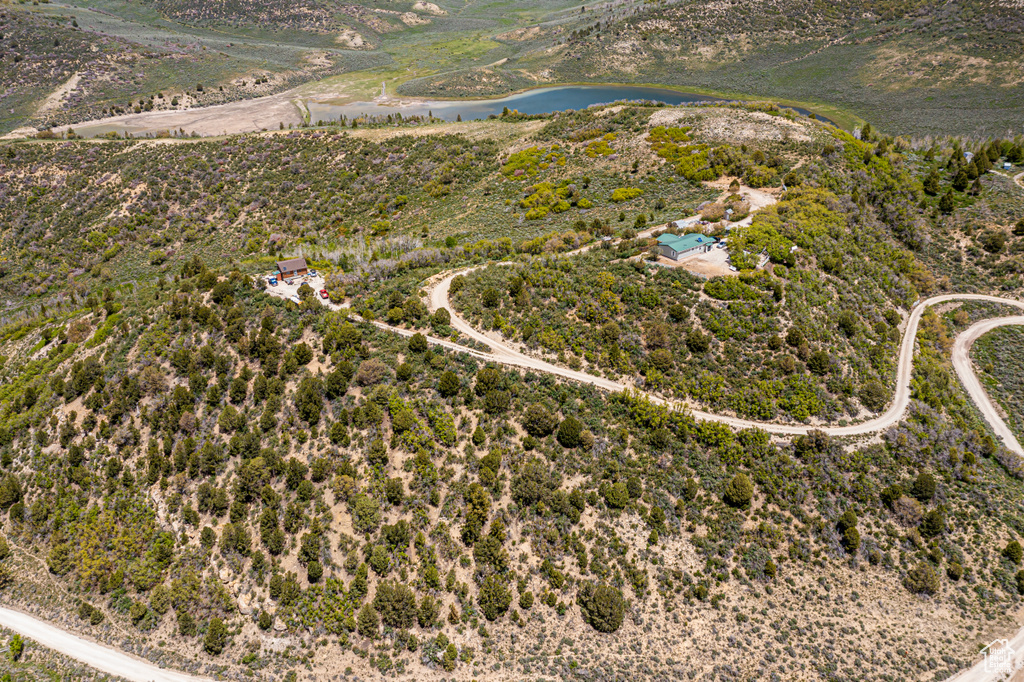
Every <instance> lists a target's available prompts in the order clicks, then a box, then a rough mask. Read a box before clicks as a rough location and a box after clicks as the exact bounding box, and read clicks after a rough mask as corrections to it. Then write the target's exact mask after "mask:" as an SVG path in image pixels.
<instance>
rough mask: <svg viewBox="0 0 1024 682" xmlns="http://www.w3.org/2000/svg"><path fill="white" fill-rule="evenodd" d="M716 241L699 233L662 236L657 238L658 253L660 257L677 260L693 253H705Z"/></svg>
mask: <svg viewBox="0 0 1024 682" xmlns="http://www.w3.org/2000/svg"><path fill="white" fill-rule="evenodd" d="M716 243H718V240H717V239H716V238H714V237H709V236H707V235H706V234H700V233H699V232H691V233H690V234H663V235H661V236H660V237H658V251H659V252H660V253H661V255H662V256H665V257H666V258H671V259H672V260H679V259H680V258H685V257H686V256H690V255H692V254H695V253H705V252H707V251H710V250H711V249H712V248H714V246H715V244H716Z"/></svg>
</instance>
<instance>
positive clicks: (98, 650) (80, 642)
mask: <svg viewBox="0 0 1024 682" xmlns="http://www.w3.org/2000/svg"><path fill="white" fill-rule="evenodd" d="M0 625H2V626H3V627H5V628H8V629H10V630H14V631H15V632H18V633H20V634H21V635H22V636H23V637H27V638H28V639H31V640H35V641H36V642H38V643H40V644H42V645H43V646H45V647H47V648H49V649H53V650H54V651H58V652H60V653H62V654H64V655H65V656H70V657H71V658H74V659H76V660H78V661H81V662H82V663H85V664H86V665H88V666H90V667H93V668H96V669H97V670H99V671H102V672H105V673H107V674H109V675H116V676H118V677H123V678H124V679H126V680H131V682H206V681H209V682H212V680H210V679H209V678H206V677H196V676H194V675H188V674H186V673H182V672H176V671H174V670H166V669H164V668H160V667H158V666H156V665H153V664H152V663H150V662H149V661H144V660H142V659H141V658H135V657H134V656H129V655H128V654H125V653H123V652H120V651H117V650H116V649H111V648H108V647H105V646H103V645H101V644H97V643H96V642H90V641H89V640H87V639H83V638H82V637H78V636H77V635H72V634H71V633H68V632H65V631H63V630H61V629H60V628H57V627H54V626H53V625H50V624H49V623H47V622H45V621H42V620H39V619H38V618H34V617H32V616H29V615H26V614H24V613H21V612H20V611H14V610H13V609H7V608H3V607H0Z"/></svg>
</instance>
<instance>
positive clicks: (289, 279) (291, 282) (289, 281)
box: [284, 277, 295, 285]
mask: <svg viewBox="0 0 1024 682" xmlns="http://www.w3.org/2000/svg"><path fill="white" fill-rule="evenodd" d="M284 283H285V284H289V285H291V284H295V280H294V279H292V278H291V277H289V278H288V279H286V280H285V281H284Z"/></svg>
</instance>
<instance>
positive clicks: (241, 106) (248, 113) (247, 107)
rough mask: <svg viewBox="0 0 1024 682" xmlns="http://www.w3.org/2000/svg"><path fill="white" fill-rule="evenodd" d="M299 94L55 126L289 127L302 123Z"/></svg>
mask: <svg viewBox="0 0 1024 682" xmlns="http://www.w3.org/2000/svg"><path fill="white" fill-rule="evenodd" d="M295 96H296V93H295V91H294V90H289V91H287V92H281V93H278V94H276V95H268V96H267V97H259V98H256V99H248V100H241V101H238V102H229V103H228V104H217V105H215V106H212V107H202V108H198V109H177V110H174V111H148V112H143V113H141V114H123V115H121V116H111V117H109V118H104V119H96V120H92V121H83V122H81V123H76V124H74V125H73V126H62V127H60V128H54V132H59V133H62V132H64V131H66V130H67V129H68V128H69V127H71V128H74V129H75V130H78V131H81V130H84V129H86V128H87V127H91V126H102V125H115V126H126V127H129V128H131V129H133V134H135V133H137V134H146V133H157V132H160V131H164V130H184V131H185V133H186V134H191V133H195V134H196V135H202V136H208V135H225V134H227V135H235V134H239V133H250V132H253V131H258V130H277V129H278V128H279V127H280V125H281V124H282V123H283V124H284V126H285V127H288V126H289V125H298V124H300V123H302V116H301V115H300V114H299V110H298V108H297V107H296V106H295V104H294V103H293V102H292V100H293V99H294V98H295ZM134 129H137V130H134Z"/></svg>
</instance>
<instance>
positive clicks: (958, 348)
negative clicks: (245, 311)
mask: <svg viewBox="0 0 1024 682" xmlns="http://www.w3.org/2000/svg"><path fill="white" fill-rule="evenodd" d="M1022 176H1024V174H1022ZM1022 176H1018V178H1017V180H1018V182H1019V181H1020V180H1019V179H1020V178H1021V177H1022ZM588 248H592V245H588V246H586V247H583V248H581V249H578V250H577V251H575V252H572V254H571V255H575V254H578V253H583V252H585V251H586V250H587V249H588ZM508 264H509V265H516V264H517V263H508ZM480 267H484V266H476V267H474V268H468V269H463V270H457V271H452V272H448V273H445V275H444V276H443V277H442V278H441V279H440V280H439V281H437V283H436V284H434V285H433V287H432V288H431V289H430V293H429V303H428V307H429V308H430V310H431V311H436V310H438V309H440V308H446V309H447V310H448V311H449V313H450V314H451V326H452V327H453V328H455V329H456V330H458V331H459V332H460V333H462V334H464V335H465V336H466V337H468V338H470V339H473V340H474V341H476V342H478V343H481V344H484V345H486V346H487V347H488V348H490V349H491V350H490V352H484V351H480V350H476V349H473V348H469V347H467V346H464V345H461V344H458V343H455V342H453V341H450V340H448V339H441V338H438V337H434V336H427V341H428V342H429V343H430V344H432V345H435V346H439V347H442V348H446V349H449V350H453V351H456V352H460V353H466V354H468V355H471V356H473V357H475V358H478V359H481V360H485V361H488V362H495V363H498V364H502V365H508V366H511V367H519V368H522V369H527V370H531V371H535V372H545V373H547V374H552V375H555V376H559V377H562V378H564V379H569V380H571V381H577V382H579V383H583V384H589V385H591V386H596V387H598V388H601V389H603V390H606V391H610V392H619V391H623V390H626V389H632V388H633V387H631V386H629V385H627V384H623V383H619V382H616V381H611V380H610V379H606V378H604V377H599V376H593V375H590V374H587V373H586V372H579V371H575V370H572V369H568V368H565V367H559V366H558V365H553V364H551V363H549V362H546V361H544V360H541V359H539V358H534V357H530V356H528V355H525V354H524V353H521V352H520V351H518V350H516V349H514V348H512V347H511V346H509V345H508V344H506V343H505V342H503V341H500V340H496V339H492V338H490V337H488V336H487V335H485V334H483V333H482V332H479V331H477V330H476V329H474V328H473V326H472V325H470V324H469V323H468V322H467V321H466V320H465V319H464V318H463V317H461V316H460V315H458V314H456V313H455V312H453V310H452V306H451V301H450V289H451V283H452V280H453V279H454V278H455V277H456V276H458V275H460V274H466V273H468V272H472V271H473V270H475V269H478V268H480ZM268 293H271V294H274V293H276V292H274V291H269V292H268ZM950 301H987V302H991V303H1002V304H1005V305H1010V306H1014V307H1017V308H1020V309H1021V310H1024V302H1022V301H1018V300H1015V299H1008V298H1000V297H998V296H988V295H984V294H944V295H940V296H933V297H931V298H928V299H925V300H923V301H920V302H918V304H917V305H915V306H914V308H913V310H912V311H911V313H910V317H909V319H908V320H907V326H906V331H905V333H904V335H903V341H902V343H901V345H900V354H899V364H898V367H897V371H896V391H895V394H894V396H893V400H892V402H891V404H890V405H889V408H888V409H887V410H886V411H885V412H884V413H883V414H882V415H880V416H878V417H875V418H874V419H870V420H868V421H864V422H860V423H857V424H851V425H847V426H823V425H807V424H796V423H775V422H758V421H753V420H749V419H741V418H739V417H734V416H730V415H721V414H713V413H710V412H704V411H701V410H694V409H690V408H689V406H687V405H685V403H674V402H672V401H669V400H665V399H664V398H661V397H659V396H656V395H650V394H648V397H649V398H650V400H651V401H652V402H654V403H657V404H661V405H672V406H678V407H685V408H686V409H688V410H689V412H690V414H692V415H693V416H694V417H695V418H696V419H699V420H702V421H715V422H720V423H723V424H727V425H728V426H730V427H733V428H736V429H746V428H759V429H763V430H764V431H767V432H769V433H774V434H779V435H797V434H804V433H807V432H808V431H810V430H812V429H819V430H822V431H825V432H826V433H828V434H830V435H833V436H861V435H868V434H873V433H877V432H879V431H883V430H885V429H887V428H889V427H891V426H893V425H894V424H896V423H898V422H899V421H900V419H902V417H903V415H904V413H905V412H906V409H907V406H908V405H909V404H910V378H911V375H912V371H913V362H914V348H915V344H916V340H917V329H918V326H919V324H920V321H921V316H922V314H923V313H924V311H925V310H926V309H927V308H928V307H929V306H934V305H938V304H940V303H946V302H950ZM328 307H330V308H331V309H332V310H341V309H342V306H338V305H333V304H332V305H329V306H328ZM349 314H350V315H351V316H352V317H354V318H356V319H359V318H358V316H357V315H355V314H353V313H349ZM371 324H373V325H374V326H376V327H378V328H380V329H384V330H387V331H390V332H394V333H396V334H400V335H402V336H404V337H410V336H412V335H414V334H415V333H417V332H416V331H415V330H410V329H403V328H401V327H393V326H391V325H388V324H385V323H383V322H377V321H373V322H372V323H371ZM1005 325H1022V326H1024V315H1019V316H1010V317H1002V318H994V319H991V320H983V321H981V322H978V323H977V324H975V325H973V326H971V327H970V328H969V329H967V330H966V331H964V332H962V333H961V334H959V335H958V336H957V338H956V341H955V343H954V345H953V366H954V368H955V370H956V373H957V375H958V376H959V377H960V381H961V382H962V383H963V385H964V388H965V389H966V390H967V392H968V394H969V395H970V396H971V399H972V400H974V402H975V404H977V406H978V408H979V409H980V410H981V413H982V415H983V416H984V417H985V419H986V420H988V422H989V424H990V425H991V426H992V429H993V431H995V433H996V434H997V435H998V436H999V438H1000V439H1001V440H1002V441H1003V444H1004V445H1005V446H1006V447H1007V448H1008V449H1009V450H1011V451H1013V452H1014V453H1016V454H1018V455H1019V456H1021V457H1024V450H1022V449H1021V445H1020V443H1019V442H1018V441H1017V439H1016V438H1015V437H1014V435H1013V432H1012V431H1010V429H1009V427H1008V426H1007V425H1006V423H1005V422H1004V421H1003V419H1002V418H1001V417H1000V415H999V411H998V410H997V409H996V407H995V405H994V404H993V403H992V401H991V399H990V398H989V397H988V395H987V394H986V393H985V390H984V388H983V387H982V385H981V382H980V381H979V380H978V377H977V375H976V374H975V373H974V368H973V366H972V364H971V359H970V349H971V345H972V344H973V343H974V342H975V341H976V340H977V339H978V338H979V337H981V336H982V335H983V334H985V333H987V332H989V331H991V330H992V329H995V328H997V327H1000V326H1005ZM0 626H4V627H7V628H9V629H11V630H15V631H17V632H20V633H21V634H22V635H24V636H26V637H28V638H30V639H32V640H35V641H36V642H38V643H39V644H42V645H43V646H46V647H49V648H51V649H54V650H56V651H58V652H60V653H62V654H64V655H66V656H70V657H71V658H74V659H76V660H79V661H81V662H83V663H85V664H86V665H89V666H92V667H94V668H96V669H97V670H100V671H103V672H106V673H109V674H112V675H117V676H120V677H123V678H125V679H128V680H131V681H132V682H209V680H207V678H201V677H195V676H192V675H188V674H185V673H181V672H175V671H171V670H166V669H163V668H160V667H158V666H155V665H153V664H152V663H149V662H146V661H143V660H141V659H137V658H134V657H132V656H129V655H127V654H125V653H122V652H120V651H117V650H115V649H111V648H109V647H106V646H103V645H100V644H96V643H94V642H90V641H88V640H86V639H83V638H81V637H78V636H76V635H74V634H71V633H69V632H65V631H63V630H61V629H59V628H57V627H55V626H53V625H50V624H49V623H46V622H45V621H42V620H39V619H37V618H34V617H32V616H29V615H26V614H24V613H21V612H19V611H15V610H12V609H8V608H3V607H0ZM1011 646H1012V647H1013V648H1015V649H1016V650H1017V651H1018V652H1020V654H1019V656H1020V658H1021V660H1020V662H1019V664H1020V665H1021V666H1024V629H1022V630H1021V631H1019V632H1018V633H1016V634H1015V636H1014V637H1013V639H1012V640H1011ZM1016 662H1017V661H1016V659H1015V663H1016ZM954 679H955V680H956V682H995V681H996V680H1001V679H1004V676H1002V675H998V674H994V673H992V672H990V671H988V670H985V666H984V662H983V661H982V662H979V663H978V664H977V665H975V666H973V667H972V668H969V669H967V670H965V671H963V672H961V673H960V674H958V675H957V676H956V677H955V678H954Z"/></svg>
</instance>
